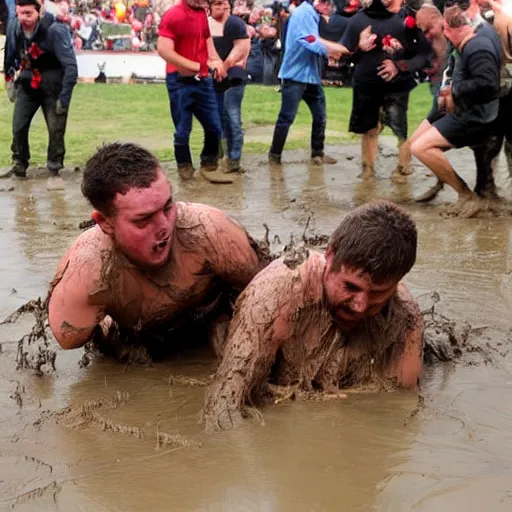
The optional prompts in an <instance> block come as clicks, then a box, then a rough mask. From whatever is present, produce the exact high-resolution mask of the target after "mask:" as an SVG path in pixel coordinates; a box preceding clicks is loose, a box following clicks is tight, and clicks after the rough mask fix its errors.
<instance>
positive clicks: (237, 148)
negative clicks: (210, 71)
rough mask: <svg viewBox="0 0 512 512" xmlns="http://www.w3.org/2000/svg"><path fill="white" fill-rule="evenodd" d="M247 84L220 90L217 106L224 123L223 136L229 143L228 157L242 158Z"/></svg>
mask: <svg viewBox="0 0 512 512" xmlns="http://www.w3.org/2000/svg"><path fill="white" fill-rule="evenodd" d="M244 92H245V84H240V85H234V86H233V87H230V88H229V89H227V90H226V91H219V92H217V93H216V95H217V108H218V111H219V117H220V120H221V123H222V137H223V138H224V139H226V141H227V144H228V158H230V159H231V160H240V158H241V156H242V147H243V145H244V131H243V129H242V100H243V99H244Z"/></svg>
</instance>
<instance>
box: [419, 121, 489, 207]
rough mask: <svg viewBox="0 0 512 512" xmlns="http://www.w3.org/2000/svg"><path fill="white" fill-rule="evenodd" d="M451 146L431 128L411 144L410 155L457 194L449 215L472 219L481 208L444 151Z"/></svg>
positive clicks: (435, 129)
mask: <svg viewBox="0 0 512 512" xmlns="http://www.w3.org/2000/svg"><path fill="white" fill-rule="evenodd" d="M451 147H452V146H451V145H450V143H449V142H448V141H447V140H446V139H445V138H444V137H443V136H442V135H441V133H440V132H439V130H437V128H435V127H432V128H431V129H430V130H428V131H427V132H425V133H424V134H423V135H422V136H421V137H420V138H419V139H417V140H416V141H415V142H413V144H412V148H411V149H412V154H413V155H414V156H415V157H416V158H417V159H418V160H419V161H420V162H422V163H423V164H424V165H425V166H427V167H428V168H429V169H430V170H431V171H432V172H434V173H435V174H436V176H437V177H438V178H439V179H440V180H441V181H442V182H443V183H446V184H447V185H449V186H450V187H452V188H453V189H454V190H455V192H457V194H458V196H459V197H458V200H457V202H456V203H455V205H453V207H452V208H450V209H449V211H448V213H449V214H450V215H456V216H461V217H473V216H474V215H476V214H477V213H478V212H479V211H480V210H481V208H482V205H481V202H480V201H479V199H478V197H477V196H476V195H475V194H474V193H473V192H471V190H470V189H469V187H468V186H467V184H466V182H465V181H464V180H463V179H462V178H461V177H460V176H459V175H458V174H457V173H456V172H455V169H454V168H453V167H452V166H451V165H450V162H449V161H448V159H447V158H446V156H445V155H444V151H446V150H448V149H450V148H451Z"/></svg>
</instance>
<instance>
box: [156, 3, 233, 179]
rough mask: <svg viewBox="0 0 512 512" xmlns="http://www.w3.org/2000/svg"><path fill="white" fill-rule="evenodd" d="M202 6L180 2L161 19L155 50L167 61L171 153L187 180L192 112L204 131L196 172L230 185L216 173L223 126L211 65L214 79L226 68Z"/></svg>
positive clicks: (190, 173)
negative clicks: (172, 128)
mask: <svg viewBox="0 0 512 512" xmlns="http://www.w3.org/2000/svg"><path fill="white" fill-rule="evenodd" d="M207 5H208V3H207V0H182V1H181V2H180V3H179V4H176V5H174V6H173V7H171V8H170V9H169V10H168V11H167V12H166V13H165V14H164V16H163V18H162V21H161V22H160V27H159V32H158V36H159V37H158V53H159V54H160V56H161V57H162V58H163V59H164V60H165V61H166V62H167V70H166V71H167V80H166V82H167V91H168V93H169V100H170V103H171V117H172V120H173V123H174V127H175V129H176V131H175V133H174V155H175V158H176V162H177V164H178V172H179V174H180V177H181V179H183V180H188V179H191V178H192V176H193V175H194V172H195V169H194V166H193V165H192V156H191V154H190V147H189V139H190V132H191V130H192V116H195V117H196V119H197V120H198V121H199V122H200V123H201V125H202V127H203V129H204V146H203V151H202V152H201V174H202V175H203V176H204V177H205V178H206V179H207V180H208V181H210V182H212V183H232V180H231V179H228V178H226V177H222V176H219V174H218V172H216V171H217V166H218V153H219V143H220V138H221V135H222V129H221V124H220V119H219V114H218V109H217V103H216V100H215V91H214V89H213V82H212V78H211V77H210V69H211V70H213V74H214V78H215V79H216V80H223V79H224V78H225V77H226V70H225V68H224V64H223V62H222V60H221V59H220V58H219V56H218V54H217V52H216V51H215V46H214V44H213V40H212V37H211V35H210V28H209V26H208V18H207V17H206V8H207Z"/></svg>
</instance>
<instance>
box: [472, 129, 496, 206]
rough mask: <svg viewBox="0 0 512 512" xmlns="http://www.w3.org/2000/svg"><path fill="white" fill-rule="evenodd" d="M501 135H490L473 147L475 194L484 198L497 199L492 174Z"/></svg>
mask: <svg viewBox="0 0 512 512" xmlns="http://www.w3.org/2000/svg"><path fill="white" fill-rule="evenodd" d="M502 144H503V135H491V136H490V137H489V138H488V139H487V140H486V141H485V144H482V145H480V146H477V147H475V148H473V152H474V154H475V163H476V185H475V190H474V191H475V194H477V195H478V196H480V197H484V198H486V199H493V200H497V199H499V197H498V192H497V190H496V184H495V183H494V176H493V162H494V160H495V158H496V157H497V156H498V155H499V153H500V150H501V146H502Z"/></svg>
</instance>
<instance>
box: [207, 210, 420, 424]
mask: <svg viewBox="0 0 512 512" xmlns="http://www.w3.org/2000/svg"><path fill="white" fill-rule="evenodd" d="M416 248H417V232H416V227H415V225H414V222H413V221H412V219H411V218H410V217H409V215H407V214H406V213H405V212H404V211H403V210H401V209H400V208H399V207H397V206H395V205H394V204H392V203H389V202H384V201H379V202H375V203H370V204H367V205H364V206H362V207H360V208H358V209H356V210H354V211H353V212H352V213H350V214H349V215H347V216H346V217H345V219H344V220H343V221H342V223H341V224H340V226H339V227H338V228H337V229H336V231H335V232H334V234H333V235H332V237H331V240H330V242H329V245H328V247H327V251H326V253H325V255H322V254H320V253H318V252H314V251H309V253H308V255H307V256H306V257H305V259H304V260H303V261H302V262H301V263H299V264H290V263H289V261H288V260H287V259H286V257H285V259H283V258H280V259H278V260H276V261H274V262H272V263H271V264H270V265H269V266H268V267H267V268H265V269H264V270H263V271H261V272H260V273H259V274H258V275H257V276H256V277H255V278H254V279H253V281H252V282H251V283H250V284H249V286H248V287H247V288H246V289H245V290H244V292H243V293H242V294H241V295H240V297H239V299H238V301H237V303H236V305H235V314H234V316H233V319H232V321H231V324H230V327H229V333H228V337H227V342H226V348H225V350H224V356H223V359H222V362H221V363H220V366H219V368H218V370H217V373H216V376H215V380H214V382H213V383H212V385H211V387H210V388H209V389H208V391H207V393H206V399H205V408H204V420H205V422H206V429H207V430H208V431H211V430H218V429H227V428H231V427H233V426H235V425H236V424H237V423H238V422H239V421H240V420H241V419H242V418H244V417H246V416H247V415H248V414H247V412H248V410H247V409H246V407H245V406H246V404H248V403H250V404H258V403H261V402H264V401H267V400H275V398H276V396H279V394H280V393H281V395H282V394H284V395H285V396H286V395H288V396H291V395H292V394H294V393H295V394H296V395H299V396H300V394H301V393H306V394H308V393H311V392H317V393H323V394H324V395H325V394H329V395H334V396H341V390H343V389H347V388H350V387H356V386H371V387H373V388H374V387H375V386H377V387H381V386H384V387H385V388H387V389H389V388H390V387H394V386H399V387H404V388H415V387H416V386H417V383H418V379H419V376H420V372H421V368H422V352H423V322H422V317H421V314H420V311H419V308H418V306H417V304H416V302H415V300H414V299H413V298H412V297H411V295H410V294H409V292H408V290H407V287H406V286H405V284H404V283H403V282H401V280H402V278H403V277H404V276H405V275H406V274H407V273H408V272H409V271H410V269H411V268H412V266H413V265H414V262H415V260H416ZM283 387H284V392H283ZM290 390H292V391H294V393H292V392H290ZM306 396H307V395H306Z"/></svg>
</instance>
